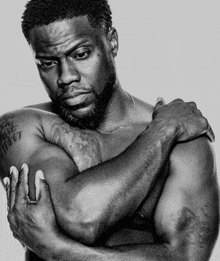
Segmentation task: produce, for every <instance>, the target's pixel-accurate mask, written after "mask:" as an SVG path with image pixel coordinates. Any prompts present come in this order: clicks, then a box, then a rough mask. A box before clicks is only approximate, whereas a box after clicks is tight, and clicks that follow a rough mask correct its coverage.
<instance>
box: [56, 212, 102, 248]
mask: <svg viewBox="0 0 220 261" xmlns="http://www.w3.org/2000/svg"><path fill="white" fill-rule="evenodd" d="M57 222H58V224H59V226H60V227H61V228H62V229H63V230H64V232H65V233H66V234H67V235H69V236H70V237H71V238H73V239H74V240H76V241H77V242H80V243H82V244H84V245H88V246H93V245H96V244H97V241H98V240H99V239H100V237H101V231H102V229H101V222H100V220H98V219H93V218H92V215H91V216H90V218H86V215H83V214H81V215H79V214H78V215H77V214H76V212H75V213H74V214H73V212H72V211H62V215H58V216H57Z"/></svg>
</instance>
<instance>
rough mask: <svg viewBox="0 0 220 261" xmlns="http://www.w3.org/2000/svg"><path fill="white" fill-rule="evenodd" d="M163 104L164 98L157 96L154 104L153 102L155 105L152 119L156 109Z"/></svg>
mask: <svg viewBox="0 0 220 261" xmlns="http://www.w3.org/2000/svg"><path fill="white" fill-rule="evenodd" d="M165 104H166V102H165V100H164V99H163V98H162V97H158V98H157V100H156V104H155V106H154V111H153V115H152V117H153V119H154V118H155V116H156V115H157V110H158V109H159V108H160V107H161V106H163V105H165Z"/></svg>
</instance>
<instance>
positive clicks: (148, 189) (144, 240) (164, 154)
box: [0, 0, 219, 261]
mask: <svg viewBox="0 0 220 261" xmlns="http://www.w3.org/2000/svg"><path fill="white" fill-rule="evenodd" d="M75 2H76V4H75ZM88 6H89V7H88ZM23 32H24V34H25V36H26V38H27V40H28V42H29V43H30V45H31V47H32V49H33V52H34V56H35V59H36V63H37V66H38V70H39V73H40V77H41V79H42V81H43V83H44V85H45V87H46V90H47V92H48V94H49V97H50V98H51V100H52V102H50V103H46V104H39V105H34V106H30V107H28V108H24V109H20V110H17V111H14V112H9V113H7V114H5V115H3V116H2V117H1V122H0V126H1V132H0V133H1V145H2V146H1V148H0V156H1V162H0V171H1V176H2V179H4V183H5V186H6V189H7V193H8V205H9V211H8V219H9V223H10V226H11V229H12V231H13V233H14V236H15V237H16V238H18V239H19V240H20V241H21V242H22V243H23V244H24V245H25V246H26V248H27V252H26V260H31V261H34V260H38V261H40V260H53V261H55V260H63V261H64V260H65V261H73V260H74V261H75V260H79V261H81V260H83V261H84V260H103V261H106V260H114V261H115V260H160V261H162V260H184V261H185V260H193V261H197V260H198V261H206V260H208V259H209V257H210V255H211V252H212V249H213V247H214V243H215V240H216V238H217V234H218V223H219V201H218V200H219V199H218V185H217V179H216V167H215V160H214V156H213V149H212V147H211V144H210V141H209V140H208V139H207V137H206V136H204V135H202V134H205V133H207V134H208V136H209V137H210V139H211V140H212V139H213V135H212V132H211V131H208V130H209V129H210V128H209V125H208V123H207V120H205V118H203V116H202V115H201V113H200V111H199V110H197V108H196V106H195V104H194V103H188V104H187V103H184V102H183V101H181V100H175V101H173V102H172V103H170V104H168V105H165V104H164V103H163V101H161V100H160V101H159V102H158V103H157V104H156V106H155V108H153V107H152V106H151V105H149V104H147V103H145V102H143V101H141V100H139V99H137V98H135V97H132V96H131V95H129V94H128V93H126V92H125V91H124V90H123V89H122V88H121V85H120V83H119V80H118V77H117V75H116V70H115V57H116V55H117V51H118V37H117V32H116V30H115V29H114V28H113V27H112V25H111V12H110V9H109V7H108V5H107V2H106V1H105V0H99V1H95V0H93V1H88V0H81V1H74V0H70V1H68V0H67V1H63V0H57V1H55V0H54V1H53V0H52V1H51V0H50V1H49V0H31V1H30V2H29V4H28V6H27V7H26V11H25V13H24V17H23ZM197 137H199V138H197ZM195 138H197V139H195ZM24 162H25V163H26V164H24V165H23V166H22V164H23V163H24ZM11 166H13V167H11ZM21 166H22V168H21ZM10 167H11V168H10ZM9 168H10V173H11V175H10V179H9V178H8V170H9ZM17 169H19V170H20V169H21V170H20V173H18V170H17ZM44 179H45V180H44Z"/></svg>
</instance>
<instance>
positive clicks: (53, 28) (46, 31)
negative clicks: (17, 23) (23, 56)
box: [30, 16, 99, 51]
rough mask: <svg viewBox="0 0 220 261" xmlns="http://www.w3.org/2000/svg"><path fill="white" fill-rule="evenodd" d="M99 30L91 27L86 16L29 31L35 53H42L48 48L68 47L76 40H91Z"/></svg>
mask: <svg viewBox="0 0 220 261" xmlns="http://www.w3.org/2000/svg"><path fill="white" fill-rule="evenodd" d="M98 31H99V30H95V29H94V28H92V27H91V24H90V22H89V21H88V18H87V16H79V17H73V18H71V19H67V20H63V21H56V22H54V23H51V24H49V25H45V26H40V27H36V28H34V29H32V30H31V31H30V39H31V46H32V48H33V49H34V50H35V51H44V50H45V49H48V48H49V47H56V46H60V45H65V43H66V44H67V45H68V43H69V42H70V41H77V40H78V39H82V38H85V39H92V38H93V37H94V36H95V35H96V34H97V32H98Z"/></svg>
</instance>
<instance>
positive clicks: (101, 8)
mask: <svg viewBox="0 0 220 261" xmlns="http://www.w3.org/2000/svg"><path fill="white" fill-rule="evenodd" d="M85 15H87V17H88V20H89V22H90V24H91V26H92V27H94V28H98V29H101V30H104V31H105V32H108V30H109V29H110V28H111V27H112V12H111V9H110V6H109V4H108V0H29V1H28V3H27V4H26V6H25V11H24V13H23V15H22V23H21V27H22V32H23V34H24V36H25V38H26V39H27V41H28V43H29V44H30V30H31V29H33V28H35V27H40V26H44V25H48V24H50V23H53V22H56V21H63V20H66V19H71V18H73V17H78V16H85Z"/></svg>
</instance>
